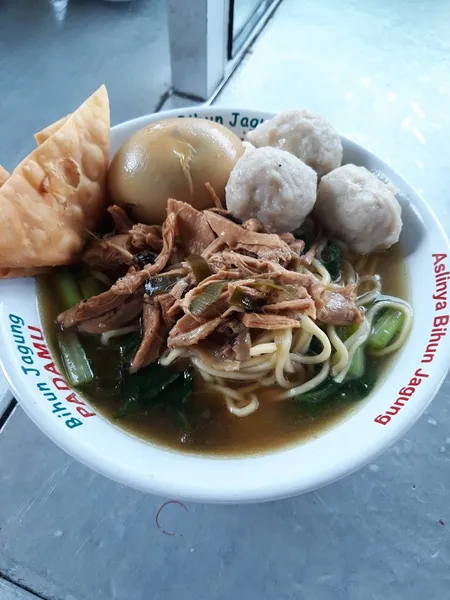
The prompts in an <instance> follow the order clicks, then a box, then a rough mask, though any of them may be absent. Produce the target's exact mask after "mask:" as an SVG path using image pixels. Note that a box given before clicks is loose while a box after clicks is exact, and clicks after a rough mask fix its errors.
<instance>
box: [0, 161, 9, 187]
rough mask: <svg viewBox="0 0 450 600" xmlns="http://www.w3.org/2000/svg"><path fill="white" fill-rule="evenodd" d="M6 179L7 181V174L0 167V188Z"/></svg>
mask: <svg viewBox="0 0 450 600" xmlns="http://www.w3.org/2000/svg"><path fill="white" fill-rule="evenodd" d="M7 179H9V173H8V171H7V170H6V169H4V168H3V167H2V165H0V187H2V185H3V184H4V183H5V181H6V180H7Z"/></svg>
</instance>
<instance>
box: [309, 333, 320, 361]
mask: <svg viewBox="0 0 450 600" xmlns="http://www.w3.org/2000/svg"><path fill="white" fill-rule="evenodd" d="M322 350H323V344H322V342H321V341H320V340H319V338H317V337H316V336H315V335H314V336H313V338H312V340H311V343H310V345H309V349H308V352H307V353H306V356H317V355H318V354H320V353H321V352H322Z"/></svg>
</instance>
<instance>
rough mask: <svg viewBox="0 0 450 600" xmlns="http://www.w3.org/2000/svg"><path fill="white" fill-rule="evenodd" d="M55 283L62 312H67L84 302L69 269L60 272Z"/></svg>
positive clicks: (54, 280) (55, 278) (54, 278)
mask: <svg viewBox="0 0 450 600" xmlns="http://www.w3.org/2000/svg"><path fill="white" fill-rule="evenodd" d="M53 283H54V286H55V288H56V293H57V296H58V298H59V301H60V305H61V308H62V310H67V309H69V308H72V306H75V304H78V302H81V300H83V298H82V296H81V293H80V290H79V288H78V285H77V282H76V280H75V277H74V276H73V275H72V273H70V271H68V270H67V269H61V270H59V271H58V272H57V273H56V275H55V276H54V277H53Z"/></svg>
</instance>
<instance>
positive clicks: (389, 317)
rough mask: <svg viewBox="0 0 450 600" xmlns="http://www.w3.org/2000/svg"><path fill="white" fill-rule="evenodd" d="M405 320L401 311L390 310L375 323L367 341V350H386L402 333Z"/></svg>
mask: <svg viewBox="0 0 450 600" xmlns="http://www.w3.org/2000/svg"><path fill="white" fill-rule="evenodd" d="M404 320H405V318H404V315H403V313H402V312H401V311H399V310H394V309H392V308H388V309H387V310H386V311H385V312H384V314H382V315H381V316H380V318H379V319H377V320H376V321H375V323H374V325H373V327H372V331H371V332H370V335H369V338H368V340H367V349H368V350H369V351H370V350H382V349H383V348H386V346H388V345H389V344H390V342H391V341H392V340H393V339H394V338H395V337H396V336H397V335H398V334H399V333H400V331H401V329H402V327H403V323H404Z"/></svg>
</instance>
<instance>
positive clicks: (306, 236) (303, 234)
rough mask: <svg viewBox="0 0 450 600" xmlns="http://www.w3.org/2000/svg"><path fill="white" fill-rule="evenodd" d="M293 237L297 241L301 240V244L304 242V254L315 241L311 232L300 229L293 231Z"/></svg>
mask: <svg viewBox="0 0 450 600" xmlns="http://www.w3.org/2000/svg"><path fill="white" fill-rule="evenodd" d="M294 237H295V238H296V239H297V240H302V241H303V242H305V248H304V250H303V251H304V252H308V250H309V249H310V248H311V246H312V245H313V243H314V239H315V237H314V234H313V233H312V231H304V230H303V229H302V228H300V229H296V230H295V231H294Z"/></svg>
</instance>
